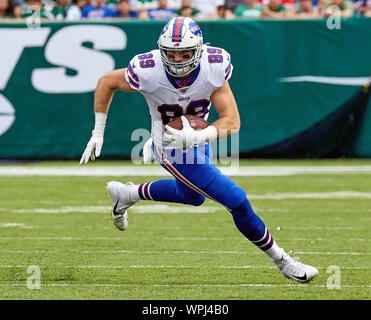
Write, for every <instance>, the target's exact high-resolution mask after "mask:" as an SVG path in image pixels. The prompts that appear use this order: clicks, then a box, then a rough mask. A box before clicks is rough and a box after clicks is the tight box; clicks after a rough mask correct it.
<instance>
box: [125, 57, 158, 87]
mask: <svg viewBox="0 0 371 320" xmlns="http://www.w3.org/2000/svg"><path fill="white" fill-rule="evenodd" d="M160 60H161V57H160V56H159V53H158V52H157V51H156V50H153V51H151V52H148V53H144V54H139V55H136V56H135V57H134V58H133V59H131V60H130V63H129V65H128V67H127V70H126V74H125V79H126V81H127V82H128V83H129V84H130V87H131V88H133V89H134V90H137V91H142V92H154V91H155V90H156V89H157V87H158V81H157V78H158V74H159V68H161V63H160Z"/></svg>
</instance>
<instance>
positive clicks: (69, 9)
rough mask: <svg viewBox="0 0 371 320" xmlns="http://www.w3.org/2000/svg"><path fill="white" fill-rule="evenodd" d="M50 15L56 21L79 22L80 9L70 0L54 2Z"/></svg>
mask: <svg viewBox="0 0 371 320" xmlns="http://www.w3.org/2000/svg"><path fill="white" fill-rule="evenodd" d="M51 14H52V16H53V19H56V20H64V19H67V20H70V21H72V20H79V19H80V18H81V11H80V8H79V7H78V6H77V5H76V4H74V3H73V2H72V0H56V5H55V6H54V7H53V8H52V10H51Z"/></svg>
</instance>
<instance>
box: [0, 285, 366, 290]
mask: <svg viewBox="0 0 371 320" xmlns="http://www.w3.org/2000/svg"><path fill="white" fill-rule="evenodd" d="M40 286H41V287H71V288H99V287H111V288H129V287H143V288H148V287H167V288H178V287H182V288H196V287H204V288H247V287H253V288H256V287H260V288H282V287H291V288H295V287H296V288H300V289H301V290H302V289H303V288H327V286H326V285H322V284H309V285H308V284H282V283H277V284H267V283H241V284H217V283H216V284H214V283H213V284H134V283H127V284H124V283H119V284H116V283H46V284H41V285H40ZM0 287H5V288H6V287H25V288H27V286H26V284H25V283H10V284H0ZM351 288H355V289H359V288H371V285H368V284H364V285H344V284H342V285H341V287H340V288H339V289H337V290H341V289H351Z"/></svg>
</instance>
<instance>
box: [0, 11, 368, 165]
mask: <svg viewBox="0 0 371 320" xmlns="http://www.w3.org/2000/svg"><path fill="white" fill-rule="evenodd" d="M199 24H200V27H201V29H202V30H203V33H204V41H205V42H209V43H211V45H212V46H216V47H223V48H226V49H227V50H228V51H229V52H230V54H231V57H232V63H233V65H234V71H233V76H232V79H231V80H230V83H231V87H232V89H233V91H234V93H235V96H236V100H237V102H238V106H239V110H240V113H241V119H242V126H241V131H240V141H239V145H240V154H241V155H242V156H245V157H254V158H259V157H274V158H278V157H280V158H308V157H309V158H322V157H341V156H346V157H370V156H371V147H370V146H371V109H370V108H371V107H370V103H369V90H368V87H367V83H368V82H369V77H370V74H371V59H369V53H370V51H371V41H370V39H371V19H370V18H349V19H342V20H341V25H340V29H336V28H335V29H329V27H328V25H327V23H326V19H315V20H304V21H299V20H284V21H282V20H279V21H276V20H264V21H263V20H252V21H251V20H230V21H223V20H216V21H200V22H199ZM162 26H163V21H136V20H134V21H120V22H117V21H115V22H112V21H110V22H73V23H65V22H58V23H52V22H46V23H42V24H41V26H40V27H39V28H28V27H27V26H25V24H24V23H11V24H9V23H0V39H1V41H0V52H1V62H0V63H1V66H2V69H3V71H2V76H0V133H1V136H0V158H13V159H14V158H17V159H30V158H38V159H53V158H71V159H77V158H79V157H80V156H81V153H82V151H83V149H84V147H85V144H86V141H87V139H88V138H89V136H90V133H91V130H92V127H93V112H92V108H93V98H94V89H95V86H96V83H97V81H98V79H99V77H100V76H101V75H102V74H103V73H104V72H107V71H110V70H112V69H114V68H124V67H126V66H127V64H128V62H129V61H130V59H131V58H132V57H133V56H134V55H135V54H138V53H144V52H147V51H149V50H152V49H155V48H156V39H157V37H158V34H159V33H160V31H161V28H162ZM22 48H23V49H22ZM214 118H215V113H213V112H212V113H211V116H210V118H209V119H210V121H212V120H213V119H214ZM149 125H150V115H149V113H148V109H147V106H146V103H145V100H144V98H143V97H142V96H141V95H139V94H128V93H120V92H119V93H117V94H116V95H115V97H114V100H113V105H112V107H111V112H110V116H109V119H108V127H107V131H106V135H105V145H104V148H103V153H102V158H105V157H106V158H113V157H120V158H130V152H131V150H132V149H133V147H134V146H135V145H136V144H138V141H132V138H131V134H132V132H133V131H134V130H135V129H137V128H145V129H147V130H150V127H149Z"/></svg>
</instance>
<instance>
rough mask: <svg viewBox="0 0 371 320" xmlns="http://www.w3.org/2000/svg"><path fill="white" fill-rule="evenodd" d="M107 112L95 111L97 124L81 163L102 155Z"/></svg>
mask: <svg viewBox="0 0 371 320" xmlns="http://www.w3.org/2000/svg"><path fill="white" fill-rule="evenodd" d="M106 119H107V114H106V113H102V112H96V113H95V126H94V130H93V132H92V136H91V138H90V140H89V142H88V144H87V146H86V148H85V150H84V153H83V154H82V157H81V159H80V164H83V163H88V161H89V159H90V160H92V161H94V160H95V158H97V157H99V156H100V153H101V150H102V146H103V136H104V129H105V127H106Z"/></svg>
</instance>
